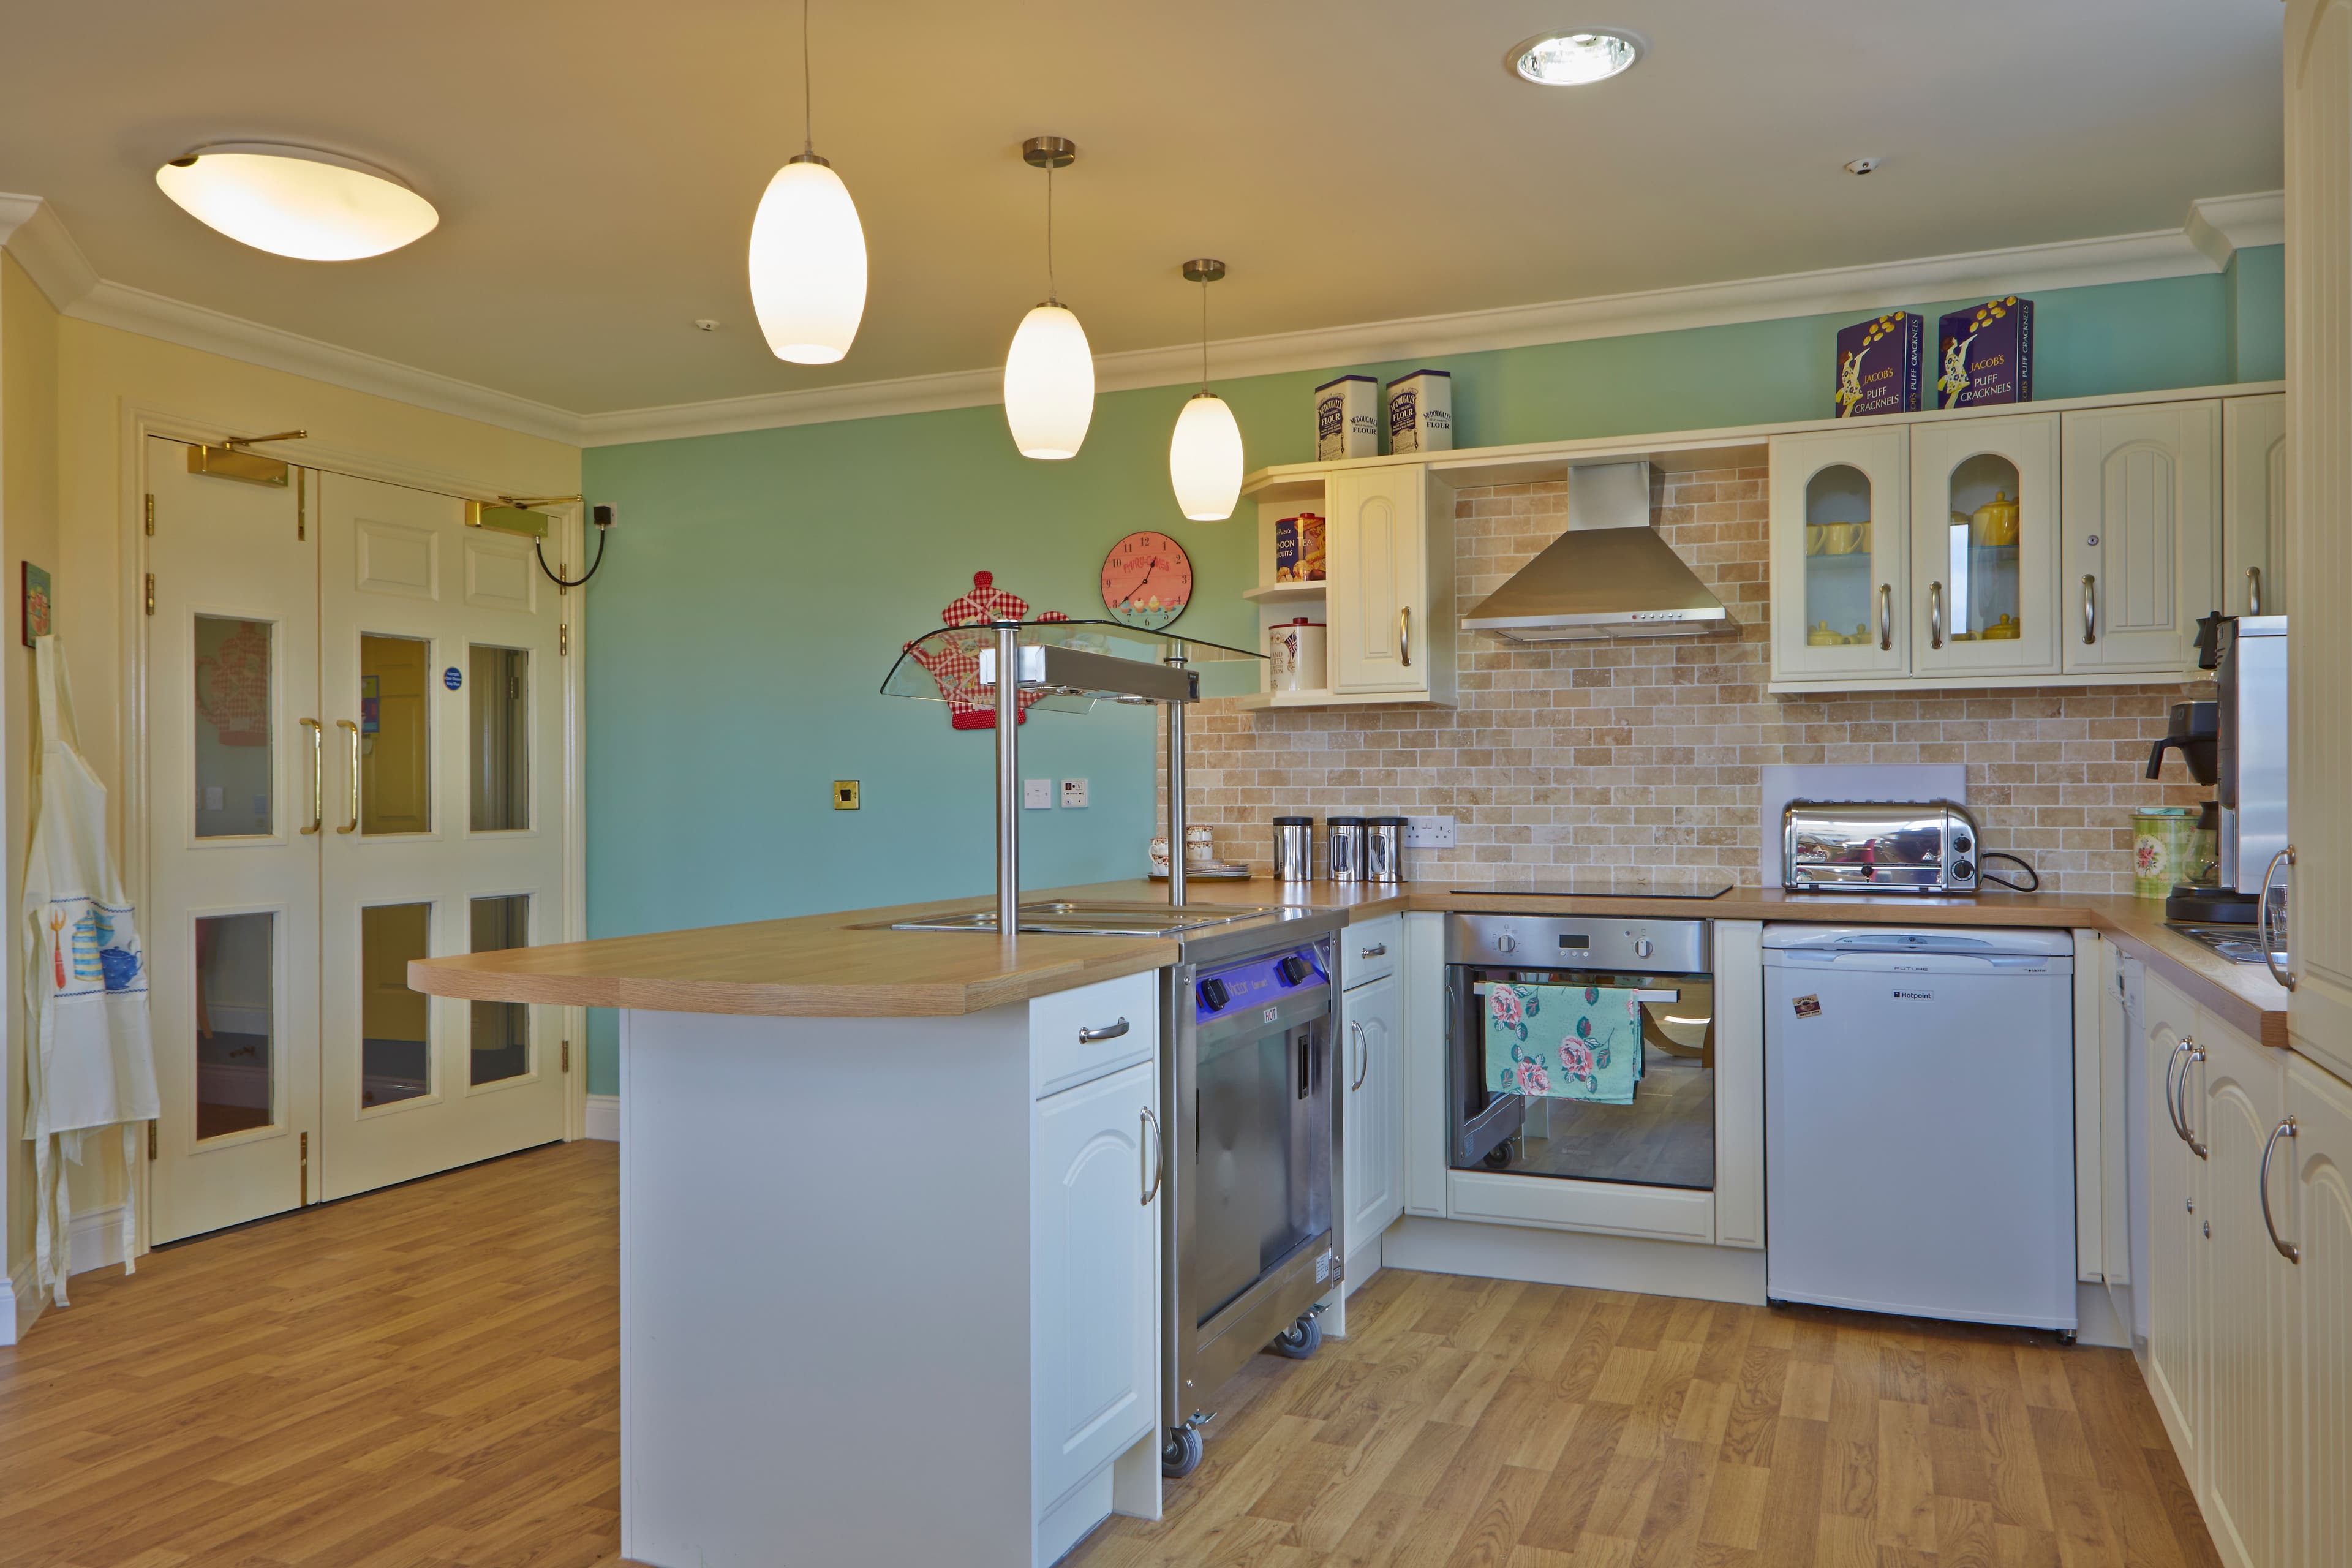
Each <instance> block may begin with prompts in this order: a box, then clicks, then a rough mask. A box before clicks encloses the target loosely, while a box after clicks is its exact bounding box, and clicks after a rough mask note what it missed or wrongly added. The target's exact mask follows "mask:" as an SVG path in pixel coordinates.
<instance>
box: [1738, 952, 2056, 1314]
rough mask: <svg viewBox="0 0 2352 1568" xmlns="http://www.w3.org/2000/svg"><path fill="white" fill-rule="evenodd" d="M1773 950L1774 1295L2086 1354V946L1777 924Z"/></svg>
mask: <svg viewBox="0 0 2352 1568" xmlns="http://www.w3.org/2000/svg"><path fill="white" fill-rule="evenodd" d="M1763 946H1764V1007H1765V1027H1764V1128H1765V1130H1764V1157H1765V1182H1764V1194H1765V1195H1764V1211H1765V1278H1766V1283H1765V1292H1766V1294H1767V1296H1768V1297H1769V1299H1771V1300H1774V1301H1808V1302H1813V1303H1816V1304H1818V1305H1821V1306H1826V1307H1844V1308H1849V1309H1853V1310H1859V1311H1866V1312H1893V1313H1901V1314H1904V1315H1906V1316H1913V1317H1922V1318H1947V1319H1954V1320H1958V1321H1966V1322H1979V1323H2011V1324H2017V1325H2021V1326H2024V1327H2032V1328H2042V1329H2054V1330H2056V1331H2058V1332H2059V1334H2060V1336H2061V1337H2062V1338H2063V1339H2067V1340H2072V1339H2073V1337H2074V1328H2075V1298H2074V1275H2075V1268H2074V1257H2075V1251H2074V938H2073V936H2072V935H2071V933H2069V932H2067V931H2011V930H1987V929H1983V928H1977V927H1965V926H1962V927H1945V928H1941V929H1921V928H1912V927H1899V926H1875V927H1874V926H1826V925H1769V926H1767V927H1765V928H1764V942H1763Z"/></svg>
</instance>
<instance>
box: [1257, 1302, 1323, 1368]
mask: <svg viewBox="0 0 2352 1568" xmlns="http://www.w3.org/2000/svg"><path fill="white" fill-rule="evenodd" d="M1322 1344H1323V1325H1322V1324H1321V1323H1320V1322H1318V1321H1317V1320H1316V1317H1315V1314H1313V1313H1312V1312H1309V1313H1308V1314H1307V1316H1305V1317H1303V1318H1301V1319H1299V1320H1298V1321H1297V1322H1295V1323H1293V1324H1291V1325H1290V1327H1288V1328H1286V1329H1285V1330H1283V1331H1282V1332H1280V1333H1278V1334H1276V1335H1275V1336H1274V1343H1273V1344H1272V1345H1270V1346H1268V1347H1267V1348H1268V1349H1270V1350H1272V1351H1273V1352H1274V1353H1275V1354H1276V1355H1278V1356H1288V1357H1289V1358H1290V1359H1291V1360H1292V1361H1305V1360H1306V1359H1307V1357H1308V1356H1311V1355H1313V1354H1314V1353H1315V1352H1317V1351H1318V1350H1319V1349H1321V1348H1322Z"/></svg>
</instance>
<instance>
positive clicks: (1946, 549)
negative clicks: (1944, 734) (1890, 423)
mask: <svg viewBox="0 0 2352 1568" xmlns="http://www.w3.org/2000/svg"><path fill="white" fill-rule="evenodd" d="M2058 441H2059V416H2057V415H2054V414H2018V415H2010V416H2003V417H2000V418H1997V419H1968V420H1956V421H1953V422H1951V423H1949V424H1942V425H1915V426H1912V427H1911V624H1912V625H1913V626H1914V627H1916V628H1917V630H1916V637H1915V641H1914V644H1913V652H1912V658H1911V668H1912V671H1913V673H1914V674H1915V675H1916V676H1918V677H1919V678H1920V679H1921V680H1923V681H1925V682H1927V683H1928V684H1930V685H1936V686H1951V685H1963V684H1966V683H1967V682H1968V680H1969V679H1971V678H1973V677H1977V676H1985V675H2048V674H2054V673H2055V672H2056V671H2057V668H2058V631H2057V626H2056V616H2055V608H2054V601H2055V598H2056V593H2057V583H2056V577H2057V568H2058Z"/></svg>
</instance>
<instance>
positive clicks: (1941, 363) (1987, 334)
mask: <svg viewBox="0 0 2352 1568" xmlns="http://www.w3.org/2000/svg"><path fill="white" fill-rule="evenodd" d="M1936 342H1937V354H1936V363H1937V374H1936V406H1937V407H1938V408H1979V407H1982V406H1983V405H1986V404H1989V403H2031V402H2032V401H2033V301H2032V300H2021V299H2019V298H2018V297H2017V296H2016V295H2014V294H2011V295H2010V296H2009V297H2008V298H2006V299H2001V300H1986V301H1985V302H1984V303H1983V304H1981V305H1978V306H1974V307H1972V308H1970V309H1969V310H1955V311H1953V312H1952V313H1951V314H1950V315H1948V316H1946V317H1945V318H1944V319H1943V320H1942V321H1940V322H1938V323H1937V332H1936Z"/></svg>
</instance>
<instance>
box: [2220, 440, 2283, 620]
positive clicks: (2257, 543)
mask: <svg viewBox="0 0 2352 1568" xmlns="http://www.w3.org/2000/svg"><path fill="white" fill-rule="evenodd" d="M2290 592H2291V587H2290V584H2288V582H2287V571H2286V395H2285V394H2284V393H2273V394H2272V395H2269V396H2267V397H2231V398H2228V399H2225V400H2224V401H2223V402H2222V404H2221V609H2222V612H2223V613H2224V614H2226V615H2232V616H2284V615H2286V614H2288V613H2289V611H2288V607H2287V603H2288V597H2289V595H2290Z"/></svg>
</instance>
